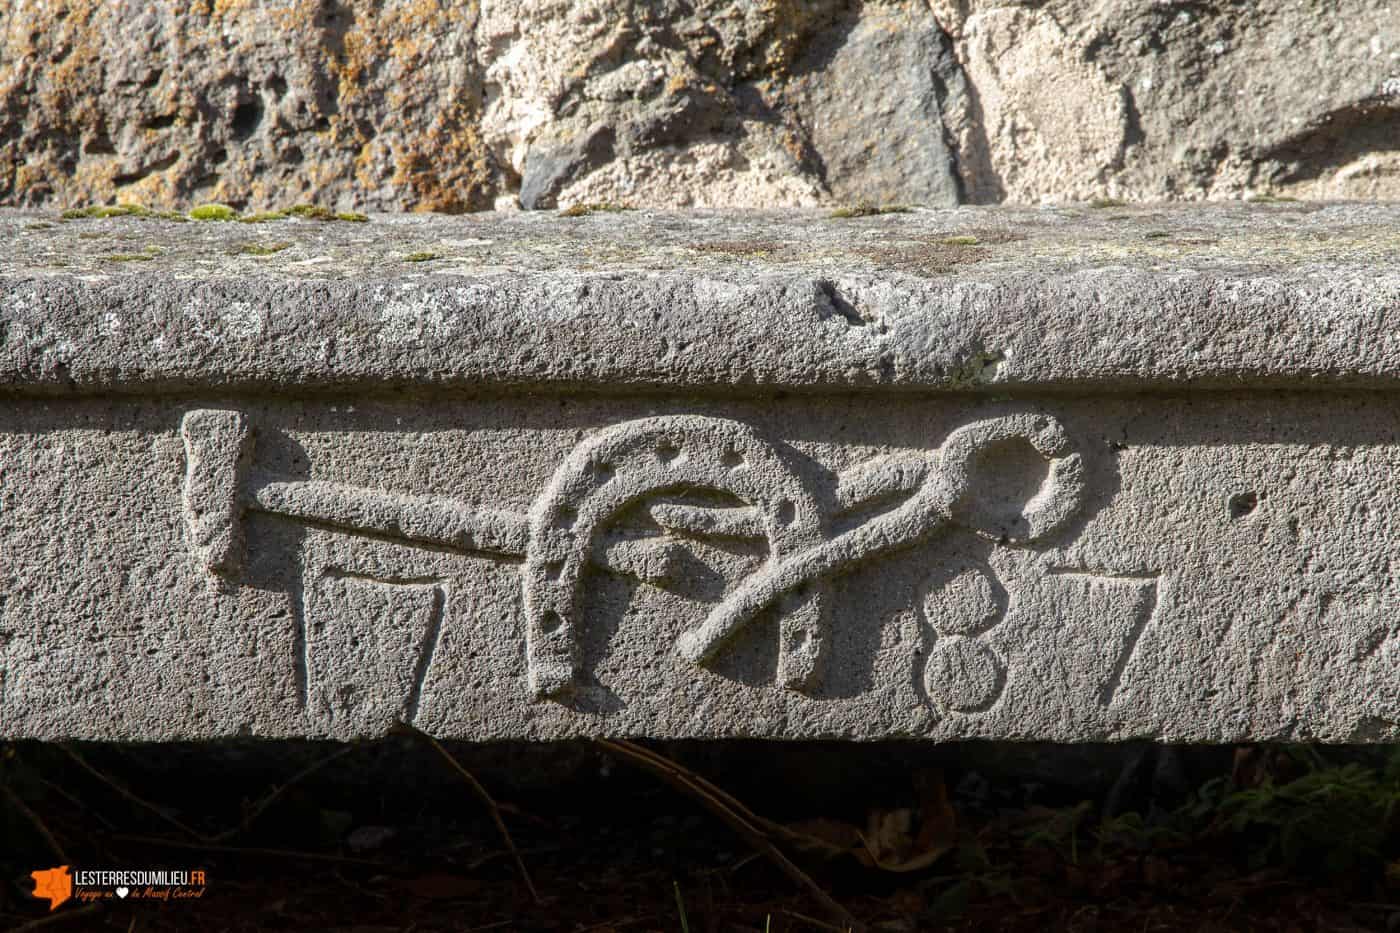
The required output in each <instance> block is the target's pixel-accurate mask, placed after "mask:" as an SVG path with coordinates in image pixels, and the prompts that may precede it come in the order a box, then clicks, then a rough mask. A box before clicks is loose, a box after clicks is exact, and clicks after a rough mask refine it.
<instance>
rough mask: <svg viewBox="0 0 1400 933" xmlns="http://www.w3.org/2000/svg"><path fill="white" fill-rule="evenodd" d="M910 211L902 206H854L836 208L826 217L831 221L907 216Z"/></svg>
mask: <svg viewBox="0 0 1400 933" xmlns="http://www.w3.org/2000/svg"><path fill="white" fill-rule="evenodd" d="M909 211H910V209H909V208H907V207H905V206H904V205H902V204H856V205H853V206H851V207H838V208H837V209H836V210H834V211H832V212H831V213H830V214H829V215H828V216H829V217H830V218H831V219H832V220H847V219H849V218H851V217H878V216H879V215H881V214H907V213H909Z"/></svg>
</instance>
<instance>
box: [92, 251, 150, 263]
mask: <svg viewBox="0 0 1400 933" xmlns="http://www.w3.org/2000/svg"><path fill="white" fill-rule="evenodd" d="M102 258H103V259H105V260H107V261H108V262H150V261H151V260H152V259H155V258H156V257H155V254H154V253H111V254H110V255H107V256H103V257H102Z"/></svg>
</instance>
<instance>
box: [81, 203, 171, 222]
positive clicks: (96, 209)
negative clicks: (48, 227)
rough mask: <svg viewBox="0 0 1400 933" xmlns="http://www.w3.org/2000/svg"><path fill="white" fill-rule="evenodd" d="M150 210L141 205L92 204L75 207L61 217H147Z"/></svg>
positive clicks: (101, 218)
mask: <svg viewBox="0 0 1400 933" xmlns="http://www.w3.org/2000/svg"><path fill="white" fill-rule="evenodd" d="M150 213H151V212H150V210H149V209H147V208H145V207H142V206H141V205H140V204H92V205H89V206H88V207H74V208H71V209H69V210H66V211H64V212H63V213H62V214H60V215H59V216H60V217H62V218H63V219H64V220H82V219H85V218H95V219H98V220H105V219H107V218H108V217H146V216H148V215H149V214H150Z"/></svg>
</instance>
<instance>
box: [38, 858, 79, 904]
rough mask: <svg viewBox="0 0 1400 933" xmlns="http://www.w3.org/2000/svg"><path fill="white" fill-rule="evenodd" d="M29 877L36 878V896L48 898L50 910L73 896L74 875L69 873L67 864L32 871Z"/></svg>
mask: <svg viewBox="0 0 1400 933" xmlns="http://www.w3.org/2000/svg"><path fill="white" fill-rule="evenodd" d="M29 877H31V878H33V879H34V896H35V897H38V898H43V899H46V900H47V901H48V902H49V910H57V909H58V905H60V904H62V903H63V902H64V901H67V900H69V899H70V898H72V896H73V876H72V875H70V874H68V866H67V865H60V866H58V867H57V868H46V869H44V870H43V871H32V872H30V873H29Z"/></svg>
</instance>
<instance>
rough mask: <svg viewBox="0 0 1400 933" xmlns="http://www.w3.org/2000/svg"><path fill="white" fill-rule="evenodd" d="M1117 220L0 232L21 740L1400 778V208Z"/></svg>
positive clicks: (3, 583) (4, 601)
mask: <svg viewBox="0 0 1400 933" xmlns="http://www.w3.org/2000/svg"><path fill="white" fill-rule="evenodd" d="M1119 213H1121V214H1122V217H1121V219H1119V220H1116V221H1109V220H1105V219H1103V218H1102V217H1101V216H1097V215H1093V214H1092V212H1089V211H1081V212H1079V214H1078V215H1076V214H1075V213H1074V212H1072V211H1061V212H1049V211H1046V212H1020V213H1017V212H1008V211H985V212H975V211H955V212H921V213H915V214H911V215H895V216H893V217H883V218H874V219H869V220H861V221H849V220H848V221H843V222H842V224H843V225H840V226H837V227H836V230H837V232H836V233H833V232H832V231H831V230H830V229H828V228H829V227H831V226H832V225H835V224H836V223H837V222H836V221H834V220H832V219H831V218H827V217H825V216H823V215H818V214H801V213H793V214H788V215H773V216H766V217H765V216H758V217H753V216H743V217H735V218H729V219H727V218H724V217H723V216H721V215H663V214H657V215H645V216H639V217H635V218H623V219H620V220H619V219H617V218H616V217H612V216H609V217H606V218H584V219H582V221H581V223H582V224H584V225H583V226H576V227H573V228H565V226H564V225H565V224H566V221H565V220H563V219H550V221H549V223H550V224H551V225H552V226H548V227H546V226H542V225H541V224H540V222H539V221H538V220H537V219H534V218H531V219H521V218H491V219H482V218H472V219H465V220H446V219H433V220H424V219H409V220H405V219H392V220H391V219H387V218H381V219H376V220H375V221H373V222H372V223H371V224H370V225H368V229H367V230H361V231H359V232H357V233H356V234H355V235H356V236H358V237H360V238H361V242H359V243H356V242H353V241H352V240H350V239H345V237H348V236H349V235H348V234H341V233H335V234H331V233H328V232H326V231H327V230H328V229H329V228H326V227H323V226H316V225H314V224H309V223H299V222H298V223H291V224H289V225H288V227H287V231H288V232H287V233H285V234H283V233H281V232H279V235H285V236H288V237H296V238H297V241H296V242H297V243H298V247H297V248H302V247H311V248H313V249H315V250H323V251H325V253H326V255H331V256H333V257H335V256H339V257H340V258H339V259H334V258H333V259H332V264H338V265H337V268H340V269H341V271H340V272H338V273H335V274H328V272H327V270H326V268H325V267H326V265H327V263H311V264H310V265H307V266H304V267H300V269H301V271H298V267H296V266H294V265H291V264H289V263H283V264H282V265H278V266H273V267H266V268H264V267H257V266H254V267H250V268H246V269H245V268H242V267H239V266H237V264H233V265H230V264H229V262H228V259H227V256H228V251H229V249H230V248H231V246H230V244H231V243H233V242H234V241H235V240H236V238H237V237H239V236H247V235H248V234H247V232H246V231H237V230H235V229H234V226H235V225H226V226H224V227H221V228H220V229H217V230H209V229H206V228H203V227H200V228H198V229H196V230H195V231H194V232H193V233H187V232H186V231H184V230H171V229H169V228H170V227H173V226H174V225H167V224H162V223H159V222H152V221H139V220H125V221H121V222H119V223H118V222H114V221H102V222H96V221H94V222H92V224H94V226H92V227H91V228H90V231H96V232H101V233H102V235H104V236H105V235H108V233H109V232H111V233H110V235H113V236H117V235H120V236H149V237H153V238H156V239H160V238H161V237H166V238H168V239H166V240H163V241H162V242H166V243H167V244H168V245H169V246H170V248H171V250H172V251H176V250H179V251H183V253H182V254H183V255H185V256H186V259H187V260H188V262H187V263H186V264H185V265H184V266H183V267H174V268H168V269H165V270H160V269H155V270H152V269H142V270H140V271H131V270H129V269H128V268H127V264H125V263H122V264H119V265H120V269H119V270H109V269H106V268H105V267H103V266H102V265H101V264H100V262H98V260H97V259H96V258H94V257H92V256H90V255H89V256H88V257H87V258H85V259H84V258H80V259H78V260H74V263H75V265H76V266H77V268H76V269H74V270H71V271H64V269H65V268H67V267H60V268H57V269H54V268H41V267H42V261H41V260H42V255H41V254H40V247H39V246H38V245H36V243H37V242H39V241H38V240H37V239H36V238H37V237H38V236H39V235H40V234H42V235H43V236H47V237H49V239H50V242H52V243H64V242H69V243H73V244H86V243H90V242H92V241H93V240H92V238H90V237H89V238H82V237H78V236H77V233H76V232H75V231H73V230H69V229H67V228H66V227H64V228H39V229H37V230H30V229H29V227H28V226H27V225H32V224H34V223H35V222H36V221H35V220H34V217H35V216H36V215H18V214H13V213H11V214H5V215H0V226H3V225H4V224H8V225H9V228H10V230H11V232H13V234H14V236H15V239H16V241H17V242H19V243H20V246H19V247H17V250H18V251H19V252H20V253H21V254H24V251H26V250H28V251H29V253H28V254H27V256H24V255H22V258H25V261H27V262H29V264H30V265H29V266H28V267H25V268H18V267H15V268H6V269H4V270H3V272H0V324H3V331H2V332H0V333H3V336H4V341H3V343H0V375H2V376H3V379H4V391H5V393H6V404H5V405H4V407H3V408H0V568H3V579H0V587H3V589H2V590H0V736H3V737H7V738H26V737H34V738H64V737H81V738H105V739H129V740H161V739H177V738H178V739H189V738H205V737H218V736H229V735H254V736H314V737H335V738H349V737H356V736H364V735H375V734H379V733H383V732H384V731H386V730H388V729H389V728H391V727H392V726H393V725H394V723H396V722H400V721H403V722H410V723H413V724H414V725H416V726H418V727H419V728H422V729H425V730H428V731H431V732H433V733H435V734H439V735H444V736H453V737H462V738H470V739H480V740H488V739H500V738H525V739H554V738H563V737H571V736H603V735H607V736H657V737H719V736H726V737H734V736H756V737H773V738H827V737H842V738H857V739H875V738H886V737H900V738H909V737H914V738H925V739H930V740H945V739H955V738H974V737H975V738H999V739H1007V738H1010V739H1034V740H1054V741H1081V740H1084V741H1096V740H1105V739H1128V738H1139V737H1145V738H1152V739H1159V740H1172V741H1184V740H1194V741H1230V740H1240V739H1275V738H1277V739H1284V738H1287V739H1316V740H1324V741H1395V740H1397V739H1400V582H1397V569H1396V568H1397V567H1400V501H1397V499H1396V497H1395V495H1394V488H1395V486H1396V482H1397V477H1398V476H1400V394H1397V392H1400V379H1397V377H1398V376H1400V362H1398V361H1400V341H1396V340H1395V339H1394V337H1393V334H1392V333H1391V331H1393V330H1394V329H1395V327H1396V326H1397V325H1400V284H1397V283H1400V260H1397V258H1396V255H1395V254H1396V252H1397V251H1400V238H1394V240H1393V241H1392V240H1388V239H1387V236H1391V237H1394V234H1388V233H1387V232H1386V226H1385V225H1386V224H1390V225H1391V226H1390V228H1389V229H1390V230H1392V231H1393V230H1400V210H1391V211H1389V212H1386V211H1385V210H1380V209H1367V210H1361V209H1357V208H1327V209H1324V210H1322V211H1317V212H1311V213H1297V212H1295V213H1294V214H1293V215H1290V216H1287V217H1285V218H1284V220H1280V217H1283V216H1284V215H1282V214H1280V213H1279V212H1277V211H1273V210H1269V209H1263V208H1260V209H1255V210H1243V209H1240V208H1210V209H1203V208H1198V209H1192V210H1185V209H1173V210H1170V211H1167V210H1162V211H1158V212H1156V213H1154V212H1151V211H1143V210H1135V211H1127V210H1125V211H1121V212H1119ZM1320 215H1321V216H1320ZM1076 216H1078V218H1079V219H1082V220H1083V224H1082V226H1081V225H1077V224H1076V223H1075V220H1076ZM595 219H596V220H598V221H599V223H598V224H596V225H595V226H593V227H588V226H586V225H587V224H589V223H591V222H592V221H593V220H595ZM1285 221H1286V222H1285ZM97 223H106V224H115V225H114V226H110V227H98V226H95V224H97ZM141 223H147V224H150V226H149V227H143V226H140V224H141ZM735 227H737V228H741V229H740V230H739V231H738V232H739V233H742V234H743V236H744V237H746V238H747V239H745V240H744V241H743V242H749V243H768V244H769V246H768V247H767V248H766V249H764V250H760V249H758V248H757V247H751V248H747V249H748V253H751V254H752V253H762V252H766V253H768V254H781V253H782V251H783V250H788V249H796V247H794V246H791V245H790V244H792V243H799V244H800V242H801V237H803V236H806V237H807V239H808V240H810V241H811V242H812V243H813V245H812V247H811V248H812V250H813V252H814V253H815V252H821V251H822V250H826V251H828V253H829V255H828V256H827V258H826V260H825V261H824V262H825V264H826V266H827V267H826V268H818V267H817V266H818V264H815V263H814V260H812V259H811V258H804V257H801V256H796V255H794V256H791V257H790V259H789V260H787V261H780V260H778V261H775V260H770V258H767V257H765V256H756V255H743V256H739V257H738V258H735V257H734V256H730V258H728V259H726V260H725V262H726V263H728V265H724V266H720V265H716V264H715V260H714V258H713V257H714V256H715V255H717V254H719V253H720V252H722V250H720V249H719V247H718V246H716V244H720V245H724V244H732V243H734V242H739V241H737V240H734V239H732V238H733V237H734V236H735V235H736V231H735V230H734V229H732V228H735ZM972 227H975V228H976V229H981V230H984V231H985V230H989V229H990V230H1000V231H1001V233H1000V234H999V236H1001V237H1002V239H1000V240H997V241H995V242H996V247H995V249H994V248H992V247H988V248H987V249H988V252H987V254H986V255H980V254H979V255H976V256H974V257H972V258H966V260H965V261H960V262H958V263H954V264H952V265H949V266H947V267H946V268H941V269H939V270H933V271H931V270H929V269H926V268H925V269H913V270H912V271H911V269H910V268H909V267H908V266H907V265H905V264H903V262H904V261H903V260H901V259H898V257H899V256H902V255H904V254H903V253H901V252H900V250H903V249H910V248H912V247H910V246H908V244H909V243H928V242H934V241H937V242H946V243H951V244H957V245H958V246H959V248H962V247H968V248H971V247H970V245H969V244H968V243H966V242H965V241H966V240H967V239H968V238H969V237H971V236H973V234H958V233H957V231H958V230H960V229H962V230H966V229H969V228H972ZM1163 227H1165V228H1166V229H1167V230H1168V233H1167V234H1166V235H1164V236H1157V235H1153V236H1147V234H1156V233H1157V232H1158V231H1159V229H1161V228H1163ZM807 228H810V229H811V230H812V231H815V232H813V233H810V234H807V233H803V232H802V231H804V230H805V229H807ZM561 230H562V231H563V232H561ZM53 231H56V232H53ZM1261 231H1262V232H1261ZM467 232H471V233H474V234H476V235H475V236H474V237H469V236H467V235H466V233H467ZM31 233H32V234H34V236H33V237H31V236H30V234H31ZM1188 233H1190V235H1191V236H1194V237H1196V238H1197V239H1207V238H1209V237H1211V236H1213V237H1215V238H1216V242H1215V244H1214V245H1210V246H1203V245H1201V244H1199V243H1196V244H1194V245H1191V244H1188V245H1185V246H1181V247H1179V250H1178V253H1177V254H1171V253H1169V252H1167V253H1164V252H1163V250H1164V249H1165V247H1164V246H1163V244H1162V243H1161V241H1162V240H1164V239H1170V238H1171V237H1176V238H1178V239H1182V240H1184V239H1185V238H1186V237H1187V235H1188ZM1264 233H1271V235H1272V240H1271V242H1272V245H1271V246H1270V247H1269V248H1268V249H1267V250H1266V249H1263V248H1262V247H1261V249H1260V251H1259V252H1258V253H1257V254H1256V255H1253V256H1249V255H1246V252H1247V251H1246V250H1245V249H1244V246H1242V245H1241V243H1240V242H1237V241H1240V240H1241V239H1243V238H1248V237H1250V236H1254V237H1256V238H1257V239H1258V240H1259V241H1261V242H1262V241H1263V240H1264V239H1268V237H1265V236H1264ZM565 234H568V235H567V236H566V235H565ZM984 235H985V236H987V238H988V239H990V234H984ZM181 237H184V238H185V240H184V241H183V242H181V241H180V238H181ZM318 237H321V238H322V239H319V240H318V239H317V238H318ZM337 237H341V239H336V238H337ZM1096 237H1097V239H1096ZM413 238H418V240H425V241H429V242H434V243H441V242H447V241H451V242H460V243H465V242H468V241H469V240H485V241H488V243H495V242H497V241H502V240H508V241H509V243H508V246H507V247H503V252H502V255H501V256H500V257H498V258H499V262H498V263H497V264H496V265H495V266H492V267H490V268H487V267H485V266H484V265H483V267H482V268H480V269H472V268H469V267H467V266H461V265H458V266H454V267H452V268H451V269H450V270H449V271H447V272H445V273H441V274H440V273H433V272H423V271H421V270H416V269H415V270H412V271H405V270H403V269H399V270H397V271H385V270H386V268H387V266H385V261H384V258H383V257H384V252H383V251H385V250H388V249H390V248H402V244H403V243H405V242H407V241H409V240H412V239H413ZM1231 238H1234V240H1231ZM979 242H980V241H979ZM1065 242H1070V243H1077V244H1079V250H1080V254H1079V255H1076V254H1074V252H1073V251H1072V250H1067V249H1066V247H1065V246H1064V243H1065ZM391 243H392V244H398V246H396V247H391V246H390V245H389V244H391ZM678 243H679V244H688V245H686V246H684V248H682V246H677V245H676V244H678ZM860 243H876V244H882V245H880V246H879V249H890V250H894V251H895V252H894V253H893V255H894V256H895V257H896V258H895V259H891V258H889V257H888V256H885V257H884V258H883V259H882V258H880V257H881V256H882V255H884V254H876V258H874V259H872V258H870V257H869V256H866V257H865V259H863V260H861V259H859V257H858V256H857V253H858V250H857V246H858V245H859V244H860ZM1328 243H1332V244H1334V245H1335V248H1333V247H1329V246H1327V244H1328ZM628 244H633V245H635V247H636V248H635V250H634V251H632V252H628V250H627V245H628ZM668 244H669V245H668ZM773 244H778V245H776V246H774V245H773ZM839 244H845V245H844V246H841V245H839ZM852 244H856V246H853V245H852ZM889 244H895V245H893V246H891V245H889ZM900 244H903V245H900ZM1010 244H1019V245H1018V246H1017V247H1016V249H1018V250H1020V252H1021V253H1022V254H1023V258H1022V259H1019V260H1018V259H1017V258H1016V257H1015V256H1014V255H1012V254H1011V253H1010V252H1009V251H1003V252H998V250H1002V248H1003V247H1007V246H1008V245H1010ZM86 248H87V247H85V246H81V245H79V246H78V247H77V249H78V250H79V251H80V252H81V251H82V250H83V249H86ZM471 248H475V247H461V249H464V250H465V249H471ZM725 248H726V249H731V250H737V249H738V248H737V247H729V246H726V247H725ZM948 248H949V249H952V248H953V247H952V246H949V247H948ZM668 249H669V250H670V252H668ZM842 249H845V250H846V251H847V252H845V253H842V252H841V250H842ZM337 250H339V251H340V252H339V253H337V252H336V251H337ZM687 250H688V252H687ZM1289 250H1292V251H1293V252H1292V253H1289ZM376 251H379V252H376ZM692 254H693V255H692ZM43 255H47V254H43ZM162 255H164V254H162ZM278 255H280V253H278ZM366 257H369V258H366ZM668 257H669V258H668ZM1290 257H1291V258H1290ZM312 258H314V257H312ZM9 261H10V262H16V261H17V260H9ZM293 261H294V262H303V261H307V260H301V259H297V260H293ZM1363 261H1364V262H1365V263H1367V264H1368V265H1366V266H1365V267H1364V270H1363V266H1362V265H1359V263H1362V262H1363ZM200 262H207V263H208V264H209V265H208V272H207V274H200V275H190V274H189V271H188V270H189V269H192V268H193V269H197V268H198V264H199V263H200ZM838 262H844V263H846V265H845V266H841V265H834V266H833V265H831V264H832V263H838ZM376 264H378V265H376ZM143 265H144V264H143ZM342 267H343V268H342ZM367 269H370V270H379V271H378V272H377V273H375V275H371V274H370V272H367V271H366V270H367ZM1348 270H1350V271H1348ZM1363 271H1364V274H1363ZM1329 275H1330V278H1328V277H1327V276H1329ZM356 276H360V277H361V278H356ZM1124 289H1127V290H1126V291H1124ZM1134 296H1137V299H1136V300H1137V303H1136V304H1134ZM1164 296H1167V297H1164ZM1303 297H1307V298H1308V300H1309V302H1311V303H1310V304H1308V305H1306V306H1304V305H1303V304H1302V302H1303ZM1168 298H1170V301H1169V300H1168ZM1207 312H1210V313H1207ZM590 315H593V316H595V317H594V319H590V318H589V316H590ZM760 334H761V336H759V335H760ZM1366 336H1369V337H1370V338H1371V340H1370V342H1369V343H1367V342H1358V343H1356V344H1355V345H1352V346H1347V345H1346V344H1345V341H1346V340H1353V339H1359V338H1361V337H1366ZM624 337H625V338H626V339H623V338H624ZM1226 349H1228V350H1229V351H1230V352H1228V353H1226V352H1225V350H1226ZM628 366H633V367H634V368H633V369H632V370H631V372H630V374H629V373H628V372H627V371H625V370H626V367H628ZM532 367H534V368H535V370H536V375H535V376H534V377H533V378H531V377H529V375H528V374H529V372H531V370H532ZM634 377H635V378H634Z"/></svg>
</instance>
